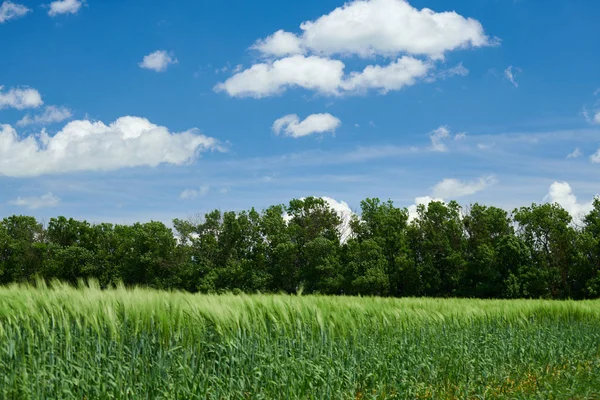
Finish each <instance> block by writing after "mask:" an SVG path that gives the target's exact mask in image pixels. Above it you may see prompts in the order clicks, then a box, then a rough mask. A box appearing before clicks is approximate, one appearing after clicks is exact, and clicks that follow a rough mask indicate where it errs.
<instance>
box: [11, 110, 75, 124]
mask: <svg viewBox="0 0 600 400" xmlns="http://www.w3.org/2000/svg"><path fill="white" fill-rule="evenodd" d="M72 116H73V113H72V112H71V110H69V109H68V108H66V107H56V106H47V107H46V109H45V110H44V112H43V113H41V114H38V115H34V116H33V117H32V116H31V115H29V114H27V115H26V116H24V117H23V118H22V119H21V120H20V121H19V122H17V125H18V126H26V125H48V124H53V123H56V122H62V121H64V120H66V119H69V118H71V117H72Z"/></svg>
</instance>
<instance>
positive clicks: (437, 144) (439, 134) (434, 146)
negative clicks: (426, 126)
mask: <svg viewBox="0 0 600 400" xmlns="http://www.w3.org/2000/svg"><path fill="white" fill-rule="evenodd" d="M449 137H450V130H449V129H448V127H447V126H440V127H439V128H437V129H435V130H434V131H433V132H431V133H430V134H429V139H430V140H431V150H433V151H439V152H444V151H448V147H446V145H445V144H444V140H446V139H448V138H449Z"/></svg>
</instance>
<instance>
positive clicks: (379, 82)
mask: <svg viewBox="0 0 600 400" xmlns="http://www.w3.org/2000/svg"><path fill="white" fill-rule="evenodd" d="M431 67H432V65H431V64H428V63H425V62H423V61H421V60H417V59H416V58H412V57H406V56H405V57H402V58H400V59H398V60H397V61H395V62H392V63H390V64H388V65H387V66H385V67H381V66H379V65H369V66H367V67H366V68H365V69H364V70H363V71H362V72H353V73H351V74H350V75H349V76H348V78H347V79H346V80H345V81H344V82H342V84H341V86H342V88H343V89H344V90H349V91H365V90H368V89H379V90H380V91H381V92H382V93H387V92H388V91H390V90H400V89H402V88H403V87H404V86H411V85H414V84H415V83H416V81H417V79H418V78H423V77H425V75H427V72H428V71H429V69H430V68H431Z"/></svg>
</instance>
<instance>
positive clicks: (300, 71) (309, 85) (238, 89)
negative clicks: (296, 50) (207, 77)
mask: <svg viewBox="0 0 600 400" xmlns="http://www.w3.org/2000/svg"><path fill="white" fill-rule="evenodd" d="M343 76H344V63H343V62H341V61H338V60H330V59H328V58H321V57H316V56H310V57H305V56H302V55H295V56H291V57H286V58H282V59H280V60H276V61H274V62H267V63H260V64H255V65H253V66H252V67H250V68H248V69H246V70H244V71H242V72H239V73H237V74H235V75H234V76H232V77H231V78H229V79H227V80H226V81H225V82H223V83H219V84H217V85H216V86H215V90H216V91H218V92H221V91H224V92H227V94H229V95H230V96H234V97H255V98H261V97H265V96H272V95H276V94H280V93H282V92H284V91H285V90H286V89H287V88H293V87H301V88H304V89H309V90H315V91H317V92H321V93H324V94H336V93H338V90H339V86H340V82H341V81H342V78H343Z"/></svg>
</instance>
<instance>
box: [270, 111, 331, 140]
mask: <svg viewBox="0 0 600 400" xmlns="http://www.w3.org/2000/svg"><path fill="white" fill-rule="evenodd" d="M341 123H342V122H341V121H340V120H339V119H337V118H336V117H334V116H333V115H331V114H327V113H326V114H312V115H309V116H308V117H306V118H305V119H304V120H303V121H300V118H298V116H297V115H296V114H290V115H286V116H284V117H281V118H279V119H278V120H276V121H275V122H274V123H273V132H275V133H276V134H278V135H279V134H280V133H281V132H282V131H283V133H284V134H285V135H286V136H291V137H293V138H299V137H302V136H308V135H311V134H313V133H325V132H331V133H334V132H335V130H336V129H337V128H338V127H339V126H340V124H341Z"/></svg>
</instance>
